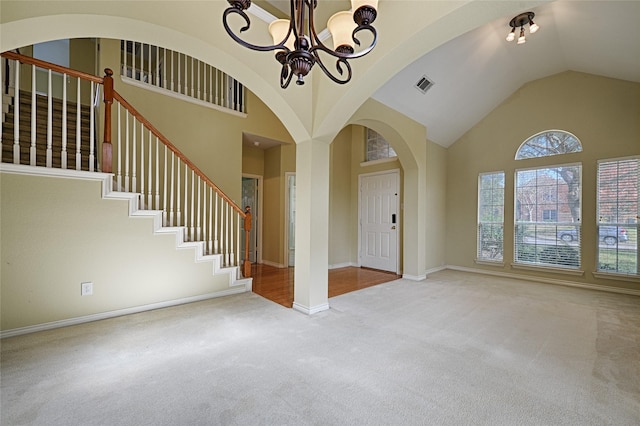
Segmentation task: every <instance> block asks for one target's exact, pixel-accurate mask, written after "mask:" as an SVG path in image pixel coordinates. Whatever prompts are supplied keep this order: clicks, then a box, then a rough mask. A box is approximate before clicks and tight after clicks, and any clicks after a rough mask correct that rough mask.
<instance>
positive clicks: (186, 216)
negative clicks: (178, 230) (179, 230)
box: [182, 164, 189, 232]
mask: <svg viewBox="0 0 640 426" xmlns="http://www.w3.org/2000/svg"><path fill="white" fill-rule="evenodd" d="M188 193H189V167H188V166H187V165H186V164H185V165H184V196H183V198H184V208H183V210H182V212H183V213H184V229H185V232H187V230H188V226H189V222H188V220H189V205H188V203H187V201H188V200H187V194H188Z"/></svg>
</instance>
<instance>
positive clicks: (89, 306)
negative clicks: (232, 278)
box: [0, 172, 229, 331]
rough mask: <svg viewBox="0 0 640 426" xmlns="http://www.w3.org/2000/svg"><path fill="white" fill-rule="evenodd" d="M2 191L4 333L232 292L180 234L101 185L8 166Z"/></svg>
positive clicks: (0, 181) (0, 319) (0, 317)
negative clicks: (162, 230)
mask: <svg viewBox="0 0 640 426" xmlns="http://www.w3.org/2000/svg"><path fill="white" fill-rule="evenodd" d="M0 189H1V192H2V197H0V214H1V216H2V222H1V224H0V233H1V234H2V239H1V241H0V249H1V253H2V258H1V260H2V270H1V272H0V278H1V287H0V294H1V295H2V299H1V301H0V308H1V309H0V311H1V314H0V329H1V330H2V331H6V330H11V329H15V328H21V327H27V326H33V325H37V324H43V323H49V322H53V321H62V320H69V319H73V318H78V317H85V316H89V315H96V314H102V313H106V312H111V311H117V310H122V309H130V308H136V307H140V306H145V305H149V304H154V303H162V302H167V301H173V300H179V299H183V298H191V297H198V296H202V295H207V294H210V293H216V292H217V293H220V292H222V291H224V290H228V289H229V276H228V275H227V274H224V275H218V276H214V275H213V265H212V263H210V262H205V263H196V262H195V261H194V260H195V251H194V250H193V249H181V250H177V249H176V237H175V235H174V234H165V235H154V234H153V219H152V218H132V217H129V207H128V201H122V200H106V199H102V187H101V182H98V181H85V180H78V179H66V178H50V177H41V176H25V175H18V174H11V173H4V172H3V173H2V174H0ZM70 206H71V207H72V208H70ZM87 281H90V282H93V295H92V296H81V295H80V284H81V283H82V282H87Z"/></svg>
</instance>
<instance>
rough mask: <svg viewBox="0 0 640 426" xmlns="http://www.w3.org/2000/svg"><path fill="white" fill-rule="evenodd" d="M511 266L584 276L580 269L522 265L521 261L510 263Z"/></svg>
mask: <svg viewBox="0 0 640 426" xmlns="http://www.w3.org/2000/svg"><path fill="white" fill-rule="evenodd" d="M511 267H512V268H513V269H523V270H528V271H539V272H552V273H554V274H564V275H573V276H575V277H582V276H584V271H581V270H579V269H565V268H554V267H553V266H541V265H524V264H522V263H512V264H511Z"/></svg>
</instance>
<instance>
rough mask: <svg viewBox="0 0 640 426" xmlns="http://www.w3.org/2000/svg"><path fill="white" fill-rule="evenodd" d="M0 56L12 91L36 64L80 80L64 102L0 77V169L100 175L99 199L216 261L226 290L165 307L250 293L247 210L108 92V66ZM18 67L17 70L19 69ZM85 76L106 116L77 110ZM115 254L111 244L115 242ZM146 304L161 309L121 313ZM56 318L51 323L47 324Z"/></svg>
mask: <svg viewBox="0 0 640 426" xmlns="http://www.w3.org/2000/svg"><path fill="white" fill-rule="evenodd" d="M2 58H3V61H5V60H6V61H7V63H8V64H9V65H10V66H11V67H8V68H7V69H9V68H11V69H13V70H15V71H11V74H5V73H4V72H3V73H2V77H3V78H4V77H6V76H7V75H15V79H14V80H15V87H23V86H28V87H35V75H36V72H35V71H34V69H35V68H39V69H45V70H48V73H49V75H50V76H51V74H52V73H53V72H56V73H60V74H62V77H63V78H62V79H60V81H67V80H68V78H71V79H72V81H73V79H76V81H77V89H78V90H77V97H76V96H73V98H74V99H67V102H66V104H65V102H63V101H62V100H60V99H54V98H53V96H51V95H45V96H42V95H39V94H35V95H34V94H33V93H31V92H29V91H27V90H19V91H18V90H16V91H15V92H14V90H13V89H11V88H9V90H5V89H6V87H7V86H6V85H5V82H4V81H2V83H3V91H4V92H6V93H5V94H3V96H2V101H3V102H2V118H1V121H0V123H1V124H2V131H1V132H0V133H1V135H2V141H1V142H2V152H1V162H0V171H1V172H2V173H15V174H21V175H37V176H52V177H53V176H56V177H61V178H71V179H81V180H100V181H102V194H101V196H102V199H105V200H109V199H120V200H127V201H128V205H129V208H128V214H129V216H130V217H141V216H142V217H152V218H153V230H152V232H153V234H171V235H175V244H176V248H178V249H189V250H193V251H194V254H195V262H196V263H201V262H206V263H209V264H211V265H212V269H213V271H212V273H213V274H212V275H213V276H218V277H219V278H217V279H215V280H214V281H215V282H216V283H219V282H220V278H222V281H225V282H226V283H227V284H226V285H225V286H224V288H220V287H216V288H215V290H214V292H213V293H207V294H199V295H196V296H193V297H189V298H187V299H180V300H177V299H176V300H169V299H166V300H163V301H161V304H164V305H167V306H168V305H170V304H172V303H173V302H175V303H185V302H187V301H193V300H195V299H194V297H195V298H196V299H197V298H201V297H205V298H209V297H218V296H224V295H226V294H233V293H237V292H242V291H251V286H252V279H251V278H249V277H248V275H247V278H242V275H241V271H240V266H239V264H240V250H241V248H240V232H241V223H242V222H243V220H244V218H245V213H244V212H243V211H242V209H241V208H240V207H238V206H237V205H236V204H235V203H234V202H233V201H232V200H231V199H230V198H229V197H228V196H227V195H226V194H225V193H224V192H223V191H222V190H220V188H218V187H217V186H216V185H215V184H214V183H213V182H212V181H211V180H210V179H209V178H208V177H207V176H206V175H205V174H204V173H203V172H202V171H201V170H199V169H198V168H197V167H196V166H195V164H193V163H192V162H191V161H190V160H189V159H188V158H187V157H186V156H185V155H184V154H183V153H182V152H180V151H179V150H178V148H177V147H176V146H175V145H173V144H172V143H171V142H170V141H169V140H168V139H167V138H166V137H165V136H163V135H162V134H161V133H160V132H159V131H158V130H157V129H156V128H155V127H154V126H153V125H152V124H151V123H150V122H149V121H148V120H147V119H146V118H145V117H143V116H142V115H141V114H140V113H139V112H138V111H137V110H136V109H135V108H134V107H133V106H132V105H131V104H129V103H128V102H127V101H126V100H125V99H124V98H123V97H122V96H121V95H120V94H119V93H118V92H117V91H115V90H114V89H113V79H112V77H111V74H112V73H111V71H110V70H106V72H107V75H106V76H105V77H104V78H102V77H97V76H92V75H88V74H84V73H81V72H78V71H74V70H70V69H67V68H63V67H60V66H57V65H55V64H51V63H47V62H44V61H40V60H37V59H34V58H30V57H26V56H23V55H19V54H15V53H13V52H4V53H2ZM16 67H22V68H23V70H22V72H21V70H20V69H16ZM4 69H5V67H2V70H3V71H4ZM28 71H31V72H30V73H29V72H28ZM23 74H25V75H28V74H31V75H32V76H34V77H33V79H32V83H31V84H30V85H29V84H24V85H22V84H21V83H20V75H23ZM0 80H2V79H0ZM50 80H51V79H50ZM81 80H82V81H85V82H87V81H88V82H89V83H90V84H89V86H90V96H87V93H82V94H84V95H85V96H84V98H86V99H93V98H94V94H95V93H97V92H100V93H103V94H104V104H101V105H103V107H104V114H102V113H101V114H100V115H99V116H95V117H92V114H94V112H93V111H92V108H91V107H90V106H87V105H80V109H79V110H78V101H76V99H82V97H81V96H80V94H81V93H80V89H81ZM71 85H73V82H72V83H71ZM83 90H84V89H83ZM48 91H49V93H64V88H63V89H62V92H55V91H54V90H53V89H52V87H51V83H49V89H48ZM65 98H66V96H65ZM101 109H102V107H101ZM111 110H113V111H114V113H113V118H112V113H111ZM102 118H104V120H102ZM99 119H100V120H101V121H100V124H103V126H101V127H103V128H104V135H102V134H101V135H100V136H99V137H96V135H95V134H94V131H95V129H96V127H97V126H96V122H97V121H98V120H99ZM16 127H17V128H16ZM16 136H17V138H16ZM112 136H113V137H112ZM16 139H17V144H16V143H15V141H16ZM96 141H97V142H96ZM98 153H102V155H101V156H100V161H101V163H100V165H98V164H97V163H96V161H95V158H97V157H98V155H97V154H98ZM97 170H102V171H103V172H104V173H99V172H97ZM112 171H113V173H111V172H112ZM71 208H73V207H71ZM97 226H100V224H97ZM114 251H117V248H115V247H114ZM141 256H142V257H143V256H144V254H143V253H141ZM108 261H109V260H108V259H105V262H108ZM202 266H205V265H202ZM202 266H200V267H202ZM196 267H198V266H197V265H196ZM200 267H199V268H200ZM249 271H250V269H249ZM227 277H228V278H227ZM227 279H228V281H227ZM176 284H178V283H176ZM7 285H9V284H7ZM171 285H173V283H172V284H171ZM149 306H154V307H158V306H159V305H158V303H156V302H155V301H154V302H153V303H149V304H142V305H140V306H139V307H134V306H132V307H130V308H127V309H128V311H127V312H129V310H130V309H137V308H140V309H142V310H145V309H147V307H149ZM149 309H152V308H149ZM87 318H89V317H87ZM91 318H94V317H93V316H91ZM73 321H75V320H73ZM79 321H80V322H83V321H84V320H83V319H82V318H80V319H79ZM57 324H59V323H58V322H55V323H51V327H55V326H57ZM47 327H48V326H47ZM0 337H2V336H1V335H0Z"/></svg>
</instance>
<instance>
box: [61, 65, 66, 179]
mask: <svg viewBox="0 0 640 426" xmlns="http://www.w3.org/2000/svg"><path fill="white" fill-rule="evenodd" d="M60 167H61V168H62V169H63V170H64V169H66V168H67V74H62V152H61V153H60Z"/></svg>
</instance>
